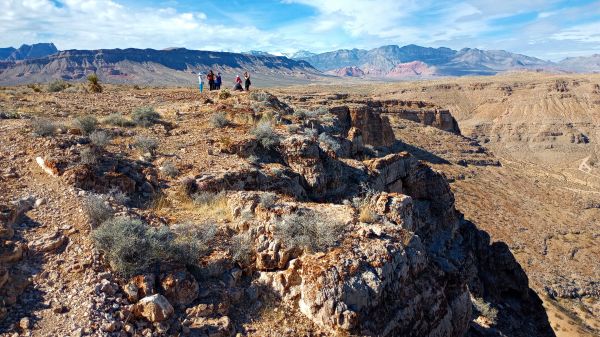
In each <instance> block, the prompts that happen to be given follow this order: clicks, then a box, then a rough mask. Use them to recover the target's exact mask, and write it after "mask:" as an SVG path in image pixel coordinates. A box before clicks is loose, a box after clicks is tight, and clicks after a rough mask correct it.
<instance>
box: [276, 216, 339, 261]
mask: <svg viewBox="0 0 600 337" xmlns="http://www.w3.org/2000/svg"><path fill="white" fill-rule="evenodd" d="M343 231H344V225H343V224H342V223H340V222H336V221H334V220H332V219H326V218H324V217H321V216H319V215H318V214H317V213H315V212H313V211H298V212H296V213H292V214H289V215H287V216H285V217H283V218H282V219H281V220H280V221H279V222H278V223H277V225H276V226H275V237H276V238H278V239H279V240H281V242H283V243H284V245H285V246H287V247H289V248H300V249H304V250H308V251H311V252H319V251H325V250H327V249H328V248H330V247H332V246H333V245H335V243H336V242H337V240H338V238H339V237H340V235H341V234H342V232H343Z"/></svg>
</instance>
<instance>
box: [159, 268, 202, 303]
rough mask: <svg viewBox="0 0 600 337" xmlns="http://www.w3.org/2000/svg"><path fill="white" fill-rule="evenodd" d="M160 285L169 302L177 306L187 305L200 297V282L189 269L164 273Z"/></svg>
mask: <svg viewBox="0 0 600 337" xmlns="http://www.w3.org/2000/svg"><path fill="white" fill-rule="evenodd" d="M160 285H161V287H162V289H163V293H164V295H165V296H166V297H167V299H168V300H169V302H171V303H173V305H175V306H180V307H185V306H187V305H189V304H191V303H192V302H194V300H195V299H196V298H198V291H199V288H200V287H199V286H198V282H197V281H196V279H195V278H194V276H192V274H190V273H188V272H187V271H177V272H174V273H169V274H166V275H163V276H162V277H161V279H160Z"/></svg>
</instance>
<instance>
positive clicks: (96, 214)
mask: <svg viewBox="0 0 600 337" xmlns="http://www.w3.org/2000/svg"><path fill="white" fill-rule="evenodd" d="M83 211H84V212H85V214H86V215H87V216H88V218H89V219H90V222H91V224H92V228H94V227H95V226H98V225H100V224H101V223H103V222H104V221H106V220H108V219H110V218H111V217H112V216H113V213H114V211H113V209H112V207H110V206H109V205H108V204H107V203H106V202H104V199H102V198H101V197H99V196H96V195H91V196H89V197H87V198H85V200H84V202H83Z"/></svg>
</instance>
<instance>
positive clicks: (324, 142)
mask: <svg viewBox="0 0 600 337" xmlns="http://www.w3.org/2000/svg"><path fill="white" fill-rule="evenodd" d="M319 143H320V144H321V146H322V147H324V148H325V149H326V150H330V151H333V152H335V153H338V151H339V150H340V149H341V148H342V146H341V145H340V143H339V142H338V141H337V140H336V139H335V138H333V137H331V136H330V135H329V134H327V133H325V132H323V133H322V134H320V135H319Z"/></svg>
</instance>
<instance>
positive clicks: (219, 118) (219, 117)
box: [210, 112, 231, 129]
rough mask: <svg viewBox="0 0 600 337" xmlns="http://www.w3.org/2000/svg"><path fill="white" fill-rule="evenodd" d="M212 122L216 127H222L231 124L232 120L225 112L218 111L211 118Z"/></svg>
mask: <svg viewBox="0 0 600 337" xmlns="http://www.w3.org/2000/svg"><path fill="white" fill-rule="evenodd" d="M210 124H211V125H212V126H213V127H215V128H218V129H221V128H224V127H226V126H228V125H229V124H231V122H230V121H229V119H227V116H226V115H225V114H224V113H222V112H216V113H214V114H213V115H212V117H211V118H210Z"/></svg>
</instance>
